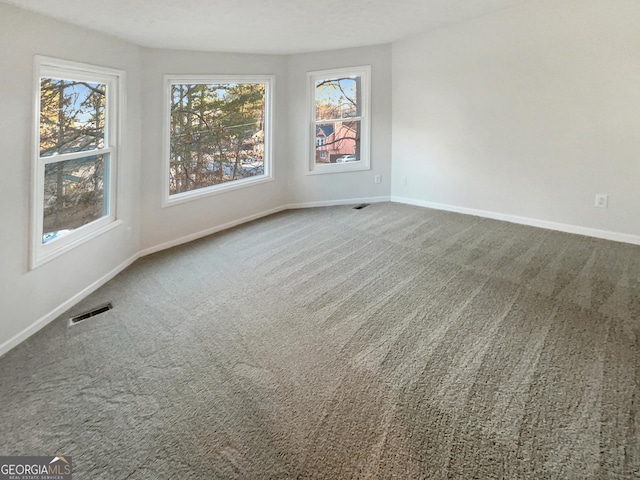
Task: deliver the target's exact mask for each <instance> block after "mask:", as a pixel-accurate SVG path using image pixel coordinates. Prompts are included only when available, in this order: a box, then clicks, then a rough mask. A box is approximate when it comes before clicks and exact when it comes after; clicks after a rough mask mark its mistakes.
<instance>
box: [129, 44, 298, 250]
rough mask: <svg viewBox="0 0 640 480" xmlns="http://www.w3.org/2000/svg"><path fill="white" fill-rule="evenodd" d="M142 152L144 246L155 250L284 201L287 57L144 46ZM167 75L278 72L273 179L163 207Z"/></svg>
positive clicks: (282, 203)
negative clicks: (165, 76)
mask: <svg viewBox="0 0 640 480" xmlns="http://www.w3.org/2000/svg"><path fill="white" fill-rule="evenodd" d="M142 71H143V78H142V82H143V85H144V88H143V89H142V101H143V105H144V122H143V133H142V135H143V145H144V148H143V152H142V184H141V185H142V212H143V214H142V223H141V230H142V249H143V250H144V251H146V252H148V251H154V250H157V249H159V248H162V247H163V246H167V245H173V244H176V243H180V242H181V241H183V240H185V239H190V238H194V237H197V236H199V235H200V234H201V233H202V232H207V231H212V230H214V229H216V228H217V227H220V226H223V225H227V224H230V223H234V222H236V221H238V220H240V219H244V218H247V217H252V216H254V215H259V214H261V213H263V212H266V211H270V210H272V209H275V208H277V207H279V206H281V205H284V204H285V203H286V190H285V188H286V187H285V184H286V176H287V172H286V160H285V159H286V156H287V150H286V147H285V143H286V136H287V134H288V132H287V125H288V123H287V117H286V103H285V101H284V99H285V98H286V97H287V78H286V57H282V56H274V55H242V54H225V53H206V52H188V51H178V50H154V49H145V50H144V52H143V61H142ZM165 74H233V75H235V74H238V75H240V74H264V75H275V76H276V91H275V105H274V119H275V122H274V125H273V127H274V129H273V144H274V150H273V174H274V180H273V181H271V182H266V183H261V184H258V185H252V186H250V187H246V188H241V189H236V190H231V191H226V192H223V193H218V194H216V195H211V196H207V197H200V198H198V199H195V200H193V201H190V202H186V203H181V204H177V205H172V206H169V207H166V208H162V207H161V202H162V194H163V189H164V188H165V186H164V183H163V176H162V174H163V168H164V159H163V157H162V155H163V152H162V122H163V76H164V75H165Z"/></svg>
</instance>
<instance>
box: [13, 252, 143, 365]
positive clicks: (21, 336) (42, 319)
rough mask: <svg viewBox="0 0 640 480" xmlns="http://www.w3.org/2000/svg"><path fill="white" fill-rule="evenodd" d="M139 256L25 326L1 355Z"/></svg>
mask: <svg viewBox="0 0 640 480" xmlns="http://www.w3.org/2000/svg"><path fill="white" fill-rule="evenodd" d="M139 257H140V255H139V254H135V255H133V256H132V257H130V258H129V259H127V260H125V261H124V262H123V263H121V264H120V265H118V266H117V267H116V268H114V269H113V270H111V271H110V272H109V273H107V274H106V275H104V276H103V277H102V278H99V279H98V280H96V281H95V282H93V283H92V284H91V285H89V286H88V287H86V288H84V289H83V290H82V291H80V292H79V293H77V294H75V295H74V296H73V297H71V298H70V299H68V300H67V301H66V302H64V303H62V304H60V305H58V306H57V307H56V308H54V309H53V310H51V311H50V312H49V313H47V314H46V315H44V316H42V317H40V318H39V319H38V320H36V321H35V322H34V323H32V324H31V325H29V326H28V327H27V328H25V329H24V330H22V331H21V332H18V333H17V334H16V335H14V336H13V337H11V338H10V339H9V340H7V341H6V342H4V343H2V344H1V345H0V356H2V355H4V354H5V353H7V352H8V351H9V350H11V349H12V348H13V347H15V346H16V345H18V344H19V343H22V342H23V341H25V340H26V339H27V338H29V337H30V336H31V335H33V334H34V333H36V332H37V331H38V330H40V329H41V328H43V327H45V326H46V325H48V324H49V323H51V322H52V321H53V320H55V319H56V318H58V317H59V316H60V315H62V314H63V313H64V312H65V311H67V310H68V309H69V308H71V307H73V306H74V305H75V304H76V303H78V302H79V301H80V300H82V299H83V298H86V297H88V296H89V295H90V294H92V293H93V292H95V291H96V290H97V289H98V288H100V287H101V286H103V285H104V284H105V283H107V282H108V281H109V280H111V279H112V278H113V277H115V276H116V275H118V274H119V273H120V272H122V271H123V270H124V269H125V268H127V267H128V266H129V265H131V264H132V263H133V262H135V261H136V260H137V259H138V258H139Z"/></svg>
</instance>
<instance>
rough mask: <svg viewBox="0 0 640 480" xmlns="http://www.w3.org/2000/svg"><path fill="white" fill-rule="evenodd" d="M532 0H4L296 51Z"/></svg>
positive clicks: (88, 22) (203, 45)
mask: <svg viewBox="0 0 640 480" xmlns="http://www.w3.org/2000/svg"><path fill="white" fill-rule="evenodd" d="M525 1H528V0H396V1H392V0H321V1H311V0H179V1H176V0H145V1H140V0H137V1H136V0H82V1H78V0H49V1H42V0H0V3H6V4H10V5H15V6H18V7H21V8H24V9H27V10H31V11H34V12H38V13H41V14H44V15H47V16H50V17H54V18H57V19H60V20H64V21H66V22H69V23H72V24H75V25H81V26H84V27H86V28H89V29H92V30H97V31H100V32H105V33H108V34H111V35H114V36H116V37H119V38H122V39H124V40H127V41H129V42H132V43H134V44H137V45H141V46H145V47H155V48H173V49H185V50H205V51H216V52H243V53H270V54H292V53H303V52H312V51H322V50H333V49H339V48H347V47H357V46H364V45H374V44H382V43H390V42H393V41H395V40H398V39H401V38H403V37H406V36H409V35H411V34H415V33H418V32H422V31H428V30H433V29H436V28H438V27H441V26H443V25H447V24H451V23H458V22H462V21H465V20H469V19H472V18H475V17H478V16H481V15H485V14H487V13H490V12H493V11H496V10H500V9H503V8H507V7H510V6H513V5H517V4H521V3H524V2H525Z"/></svg>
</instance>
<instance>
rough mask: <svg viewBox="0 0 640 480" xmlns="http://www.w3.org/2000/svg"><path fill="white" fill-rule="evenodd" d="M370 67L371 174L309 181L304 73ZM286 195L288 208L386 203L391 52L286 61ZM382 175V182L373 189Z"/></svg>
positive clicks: (376, 49)
mask: <svg viewBox="0 0 640 480" xmlns="http://www.w3.org/2000/svg"><path fill="white" fill-rule="evenodd" d="M360 65H371V118H372V121H371V170H366V171H359V172H348V173H329V174H322V175H308V165H309V148H308V143H307V142H309V138H308V124H309V104H308V101H309V100H308V98H309V94H308V90H307V88H308V87H307V72H310V71H314V70H327V69H332V68H342V67H355V66H360ZM288 69H289V74H288V85H289V89H288V95H287V98H288V102H289V103H288V113H289V114H288V122H289V132H290V135H289V136H288V137H287V138H286V141H287V145H288V149H287V153H288V155H287V161H288V167H287V172H288V173H289V175H288V184H287V187H288V188H287V191H288V192H289V196H290V203H294V204H300V203H303V204H306V203H313V202H319V203H323V202H331V201H338V200H343V199H350V198H353V199H358V198H360V199H363V198H388V196H389V191H390V180H391V178H390V176H391V46H390V45H378V46H371V47H363V48H350V49H344V50H335V51H330V52H320V53H308V54H301V55H293V56H290V57H288ZM375 175H381V177H382V182H381V183H380V184H375V183H374V176H375Z"/></svg>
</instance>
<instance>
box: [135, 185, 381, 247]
mask: <svg viewBox="0 0 640 480" xmlns="http://www.w3.org/2000/svg"><path fill="white" fill-rule="evenodd" d="M389 199H390V197H366V198H349V199H343V200H328V201H321V202H305V203H289V204H285V205H281V206H279V207H275V208H271V209H269V210H264V211H262V212H259V213H255V214H253V215H249V216H247V217H243V218H240V219H239V220H234V221H232V222H228V223H223V224H222V225H218V226H216V227H212V228H207V229H206V230H201V231H199V232H196V233H191V234H189V235H185V236H184V237H180V238H176V239H175V240H171V241H169V242H164V243H161V244H159V245H154V246H153V247H149V248H145V249H144V250H142V251H141V252H140V256H141V257H144V256H146V255H151V254H152V253H157V252H161V251H162V250H166V249H167V248H171V247H177V246H178V245H182V244H183V243H188V242H192V241H194V240H197V239H199V238H202V237H206V236H208V235H212V234H214V233H217V232H221V231H223V230H227V229H229V228H233V227H236V226H238V225H241V224H243V223H247V222H251V221H253V220H257V219H259V218H262V217H266V216H268V215H273V214H274V213H278V212H282V211H284V210H293V209H297V208H314V207H334V206H338V205H351V204H353V205H355V204H358V203H377V202H388V201H389Z"/></svg>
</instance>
